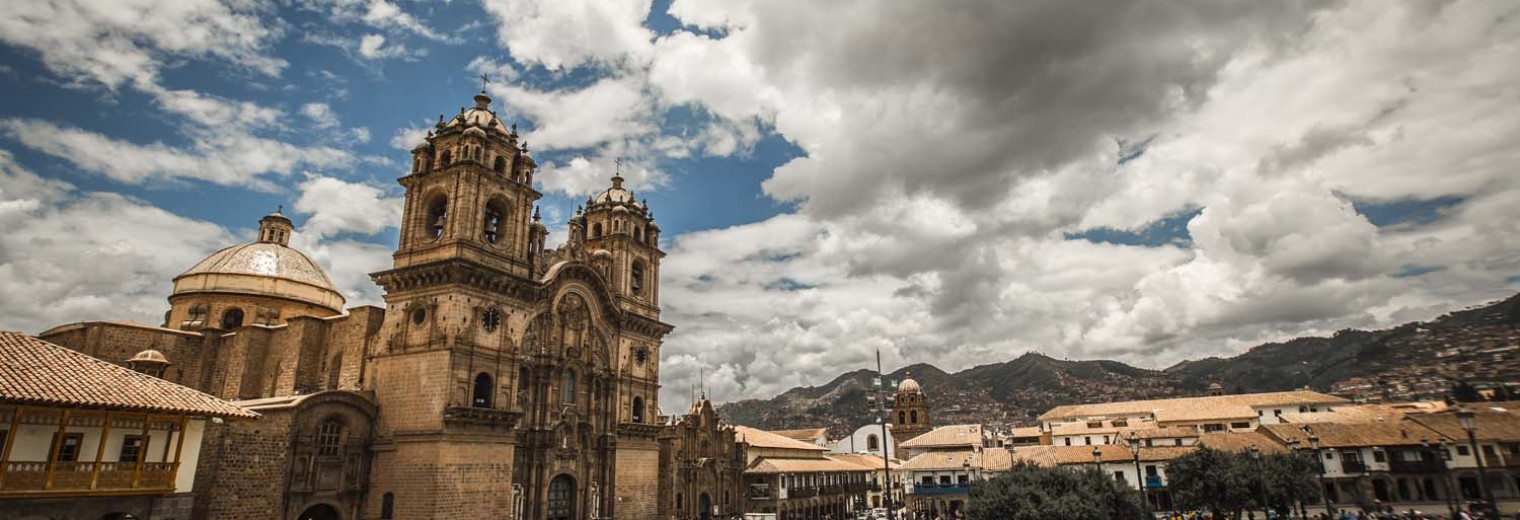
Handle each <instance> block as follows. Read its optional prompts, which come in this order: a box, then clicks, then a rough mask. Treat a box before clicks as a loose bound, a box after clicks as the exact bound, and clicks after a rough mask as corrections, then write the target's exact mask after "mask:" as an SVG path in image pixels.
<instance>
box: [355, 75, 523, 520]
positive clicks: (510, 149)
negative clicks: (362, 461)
mask: <svg viewBox="0 0 1520 520" xmlns="http://www.w3.org/2000/svg"><path fill="white" fill-rule="evenodd" d="M474 102H475V103H474V106H473V107H467V108H460V110H459V114H458V115H456V116H454V117H453V118H450V119H447V120H445V119H444V118H443V117H442V116H439V120H438V124H437V125H435V126H434V127H433V129H432V130H431V131H429V132H428V135H427V138H426V141H425V142H423V143H421V144H419V145H418V146H417V147H416V148H414V149H413V150H412V163H411V168H410V170H409V171H408V172H407V174H406V175H405V176H404V177H402V178H400V179H399V180H398V182H399V183H400V184H401V185H402V186H403V187H405V188H406V196H405V208H404V210H403V213H402V221H401V238H400V241H399V244H398V245H397V248H396V252H395V254H394V255H393V259H394V265H393V266H392V268H391V269H388V270H385V271H381V272H378V273H374V274H372V275H371V277H372V278H373V279H374V280H375V282H376V283H377V284H379V285H380V286H381V287H382V288H384V290H385V303H386V310H385V320H384V323H383V324H382V325H381V329H380V331H379V333H378V335H377V337H376V339H375V340H374V341H372V342H370V343H369V344H368V345H367V346H366V348H367V349H368V352H367V355H366V366H365V371H366V374H367V375H366V377H365V378H364V390H366V391H369V392H372V395H373V396H374V400H375V403H376V404H377V405H378V406H379V407H380V409H381V410H382V412H381V413H380V414H379V416H378V417H377V420H376V422H375V426H374V432H375V455H374V458H373V466H372V467H373V468H374V470H373V471H372V472H371V474H370V475H371V480H370V489H371V492H370V493H369V494H368V497H367V498H366V501H367V502H366V504H367V506H366V509H367V510H372V511H380V510H381V506H382V504H381V500H382V497H386V496H392V497H393V498H394V503H395V506H394V507H395V514H396V517H397V518H453V517H461V516H471V513H469V512H477V511H508V510H510V508H511V506H512V504H511V493H510V490H509V489H507V484H506V483H509V482H511V480H512V476H513V469H514V467H513V463H514V453H515V451H516V450H515V446H516V445H517V440H518V437H517V436H518V432H517V423H518V420H519V419H520V418H521V417H522V415H523V413H522V407H521V406H520V405H519V403H518V400H517V399H516V398H515V396H516V395H517V394H518V391H517V388H518V386H519V385H521V384H522V380H521V378H520V377H519V376H518V374H519V368H520V366H519V363H520V357H519V354H520V353H521V349H520V348H519V347H520V343H521V341H522V336H523V331H524V329H525V328H526V327H527V322H528V320H529V319H530V318H531V317H532V316H533V315H534V314H535V313H538V312H540V311H539V309H540V308H541V307H543V304H542V302H541V301H540V300H541V299H542V296H541V293H540V291H541V289H540V285H539V284H538V283H536V279H535V278H536V277H535V271H534V268H533V266H534V262H535V258H536V257H537V255H538V254H539V253H541V252H542V247H543V241H544V240H543V239H544V236H545V235H546V234H547V230H546V228H545V226H544V225H543V224H542V223H538V222H536V219H535V218H534V215H535V213H534V202H535V201H537V200H538V198H539V197H540V194H539V193H538V192H537V191H535V190H534V189H533V185H532V182H533V174H534V169H535V168H536V164H535V162H534V161H533V158H532V157H530V156H529V155H528V149H527V143H525V142H521V141H519V139H518V135H517V132H516V131H515V130H514V129H513V128H511V127H508V126H507V125H505V124H504V123H502V121H501V119H500V117H498V115H497V114H496V112H494V111H492V110H491V98H490V97H488V96H486V94H485V93H484V92H481V93H480V94H479V95H476V96H475V97H474Z"/></svg>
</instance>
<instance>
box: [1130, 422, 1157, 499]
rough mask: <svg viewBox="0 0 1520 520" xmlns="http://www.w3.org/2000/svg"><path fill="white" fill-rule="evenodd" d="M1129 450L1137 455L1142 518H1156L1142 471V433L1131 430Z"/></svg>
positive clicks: (1136, 465) (1137, 483)
mask: <svg viewBox="0 0 1520 520" xmlns="http://www.w3.org/2000/svg"><path fill="white" fill-rule="evenodd" d="M1129 451H1130V452H1131V453H1134V455H1135V489H1138V490H1140V511H1141V512H1143V513H1144V514H1145V516H1143V517H1142V518H1155V515H1154V514H1153V513H1152V511H1151V501H1150V497H1147V496H1145V475H1144V474H1142V473H1141V472H1140V434H1139V433H1137V432H1134V431H1131V432H1129Z"/></svg>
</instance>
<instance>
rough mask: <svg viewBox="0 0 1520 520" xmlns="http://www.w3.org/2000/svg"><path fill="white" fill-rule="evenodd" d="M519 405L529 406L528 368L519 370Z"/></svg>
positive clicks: (520, 406)
mask: <svg viewBox="0 0 1520 520" xmlns="http://www.w3.org/2000/svg"><path fill="white" fill-rule="evenodd" d="M517 407H518V408H527V407H528V369H526V368H521V369H518V370H517Z"/></svg>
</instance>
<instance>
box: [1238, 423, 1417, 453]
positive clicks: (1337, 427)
mask: <svg viewBox="0 0 1520 520" xmlns="http://www.w3.org/2000/svg"><path fill="white" fill-rule="evenodd" d="M1304 428H1310V429H1311V430H1312V431H1313V433H1314V435H1315V436H1317V437H1319V445H1320V446H1321V447H1325V448H1354V447H1367V446H1413V445H1417V444H1419V443H1420V441H1421V440H1428V441H1430V442H1439V441H1440V440H1441V434H1440V433H1437V432H1436V431H1435V430H1432V429H1430V428H1426V427H1425V426H1422V425H1420V424H1419V423H1416V422H1412V421H1399V422H1395V423H1361V424H1338V423H1322V424H1310V425H1300V424H1269V425H1266V426H1262V427H1261V428H1258V429H1257V430H1256V431H1257V432H1259V433H1265V434H1267V435H1271V436H1272V437H1274V438H1276V439H1278V440H1280V441H1281V442H1288V441H1291V440H1293V439H1298V440H1299V441H1301V442H1303V443H1307V439H1308V438H1309V432H1306V431H1304V430H1303V429H1304Z"/></svg>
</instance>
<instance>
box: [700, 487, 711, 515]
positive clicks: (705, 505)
mask: <svg viewBox="0 0 1520 520" xmlns="http://www.w3.org/2000/svg"><path fill="white" fill-rule="evenodd" d="M697 505H698V506H701V507H702V510H701V512H699V513H697V514H698V516H699V517H700V518H701V519H702V520H712V497H709V496H707V493H703V494H702V497H701V499H699V500H697Z"/></svg>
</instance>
